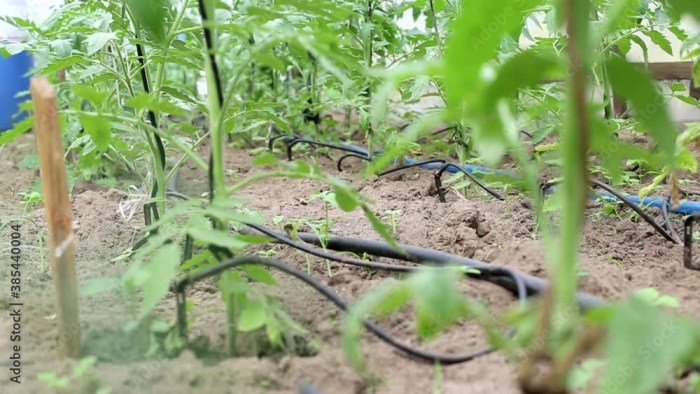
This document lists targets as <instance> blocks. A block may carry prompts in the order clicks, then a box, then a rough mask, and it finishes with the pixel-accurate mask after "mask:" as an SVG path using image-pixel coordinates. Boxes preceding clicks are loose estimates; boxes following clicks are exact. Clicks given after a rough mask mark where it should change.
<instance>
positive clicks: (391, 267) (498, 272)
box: [246, 223, 527, 301]
mask: <svg viewBox="0 0 700 394" xmlns="http://www.w3.org/2000/svg"><path fill="white" fill-rule="evenodd" d="M246 225H247V226H248V227H250V228H253V229H255V230H257V231H259V232H260V233H262V234H265V235H267V236H269V237H272V238H275V239H276V240H277V241H278V242H280V243H283V244H285V245H287V246H291V247H293V248H295V249H298V250H301V251H303V252H306V253H308V254H311V255H314V256H317V257H321V258H325V259H328V260H333V261H337V262H340V263H344V264H349V265H355V266H359V267H365V268H374V269H381V270H385V271H393V272H412V271H415V270H416V269H417V268H418V267H411V266H403V265H396V264H384V263H374V262H367V261H364V260H358V259H354V258H348V257H344V256H338V255H336V254H332V253H328V252H326V251H325V250H324V251H320V250H317V249H313V248H309V247H308V246H305V245H304V244H303V243H300V242H296V241H293V240H292V239H290V238H289V237H287V236H285V235H283V234H281V233H278V232H276V231H274V230H271V229H268V228H266V227H263V226H260V225H256V224H250V223H248V224H246ZM369 254H371V253H369ZM401 260H404V261H411V260H410V259H408V258H406V257H404V258H403V259H401ZM421 263H423V264H424V265H436V266H449V265H462V264H458V263H449V262H447V263H433V262H431V261H422V262H421ZM489 267H490V270H489V272H486V273H484V272H482V271H480V272H478V273H477V272H468V273H467V276H470V277H473V278H476V279H481V280H486V281H491V279H494V278H501V277H508V278H511V279H512V280H513V283H514V284H515V288H514V293H515V294H516V295H517V296H518V299H519V300H520V301H524V300H525V298H526V297H527V289H526V288H525V284H524V282H523V281H522V280H521V279H520V278H519V277H518V275H517V274H516V273H515V272H513V271H512V270H510V269H507V268H502V267H498V266H491V265H489ZM492 283H495V284H498V283H497V282H495V281H492Z"/></svg>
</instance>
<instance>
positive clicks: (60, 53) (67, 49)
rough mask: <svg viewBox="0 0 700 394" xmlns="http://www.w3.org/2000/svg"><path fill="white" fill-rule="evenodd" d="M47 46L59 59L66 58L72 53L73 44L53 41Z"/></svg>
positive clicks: (64, 40)
mask: <svg viewBox="0 0 700 394" xmlns="http://www.w3.org/2000/svg"><path fill="white" fill-rule="evenodd" d="M49 46H50V47H51V50H52V51H54V53H56V56H57V57H59V58H64V57H68V56H70V54H71V53H72V52H73V43H72V42H71V40H66V39H59V40H53V41H51V42H50V43H49Z"/></svg>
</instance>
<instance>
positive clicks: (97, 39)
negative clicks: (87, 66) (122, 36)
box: [85, 32, 117, 56]
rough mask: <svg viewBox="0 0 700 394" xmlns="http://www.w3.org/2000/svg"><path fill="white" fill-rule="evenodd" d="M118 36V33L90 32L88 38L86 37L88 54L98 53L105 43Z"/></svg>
mask: <svg viewBox="0 0 700 394" xmlns="http://www.w3.org/2000/svg"><path fill="white" fill-rule="evenodd" d="M116 38H117V34H116V33H112V32H108V33H103V32H98V33H92V34H90V35H89V36H88V37H87V38H86V39H85V44H86V45H87V47H86V51H87V55H88V56H92V55H94V54H96V53H97V52H99V51H101V50H102V48H104V46H105V45H107V43H108V42H109V41H110V40H114V39H116Z"/></svg>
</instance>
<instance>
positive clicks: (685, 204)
mask: <svg viewBox="0 0 700 394" xmlns="http://www.w3.org/2000/svg"><path fill="white" fill-rule="evenodd" d="M343 145H344V146H345V147H347V148H351V149H353V150H355V151H356V152H357V153H360V154H363V155H367V152H368V151H367V149H365V148H363V147H361V146H356V145H348V144H343ZM415 162H416V160H414V159H409V158H404V159H403V163H404V165H411V164H413V163H415ZM442 166H443V164H442V163H428V164H423V165H420V166H418V167H420V168H422V169H424V170H439V169H440V168H442ZM463 168H464V169H465V170H467V172H469V173H470V174H471V173H475V172H476V173H482V174H496V175H505V176H508V177H511V178H517V175H515V174H512V173H510V172H508V171H504V170H499V169H493V168H489V167H484V166H479V165H473V164H465V165H464V167H463ZM446 171H447V172H450V173H453V174H454V173H457V172H459V171H458V170H457V169H456V168H454V167H453V166H450V167H447V169H446ZM551 192H553V190H552V188H551V187H550V188H548V189H546V190H545V193H551ZM624 196H625V198H627V199H628V200H629V201H630V202H632V203H634V204H636V205H639V206H641V207H652V208H659V209H661V208H662V207H663V205H664V199H662V198H659V197H643V198H640V197H639V196H635V195H632V194H625V195H624ZM591 198H592V199H596V200H601V201H604V202H608V203H610V202H620V201H621V200H620V199H618V198H617V197H615V196H614V195H612V194H610V193H608V192H596V193H593V194H592V195H591ZM669 212H673V213H677V214H681V215H691V214H693V213H696V212H700V202H697V201H687V200H683V201H681V202H680V203H679V204H678V206H676V207H671V208H670V210H669Z"/></svg>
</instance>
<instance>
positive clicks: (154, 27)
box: [126, 0, 170, 44]
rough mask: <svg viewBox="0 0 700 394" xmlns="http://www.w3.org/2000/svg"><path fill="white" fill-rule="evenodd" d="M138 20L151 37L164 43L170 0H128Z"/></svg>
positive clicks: (132, 12)
mask: <svg viewBox="0 0 700 394" xmlns="http://www.w3.org/2000/svg"><path fill="white" fill-rule="evenodd" d="M126 4H127V5H128V7H129V10H131V14H132V15H133V16H134V19H136V22H137V23H138V24H139V25H140V26H141V27H142V28H143V29H144V30H146V32H147V33H148V35H149V37H150V38H151V39H152V40H154V41H157V42H159V43H161V44H162V43H164V42H165V38H166V35H167V29H168V28H169V27H168V22H169V20H170V0H148V1H144V0H126Z"/></svg>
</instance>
